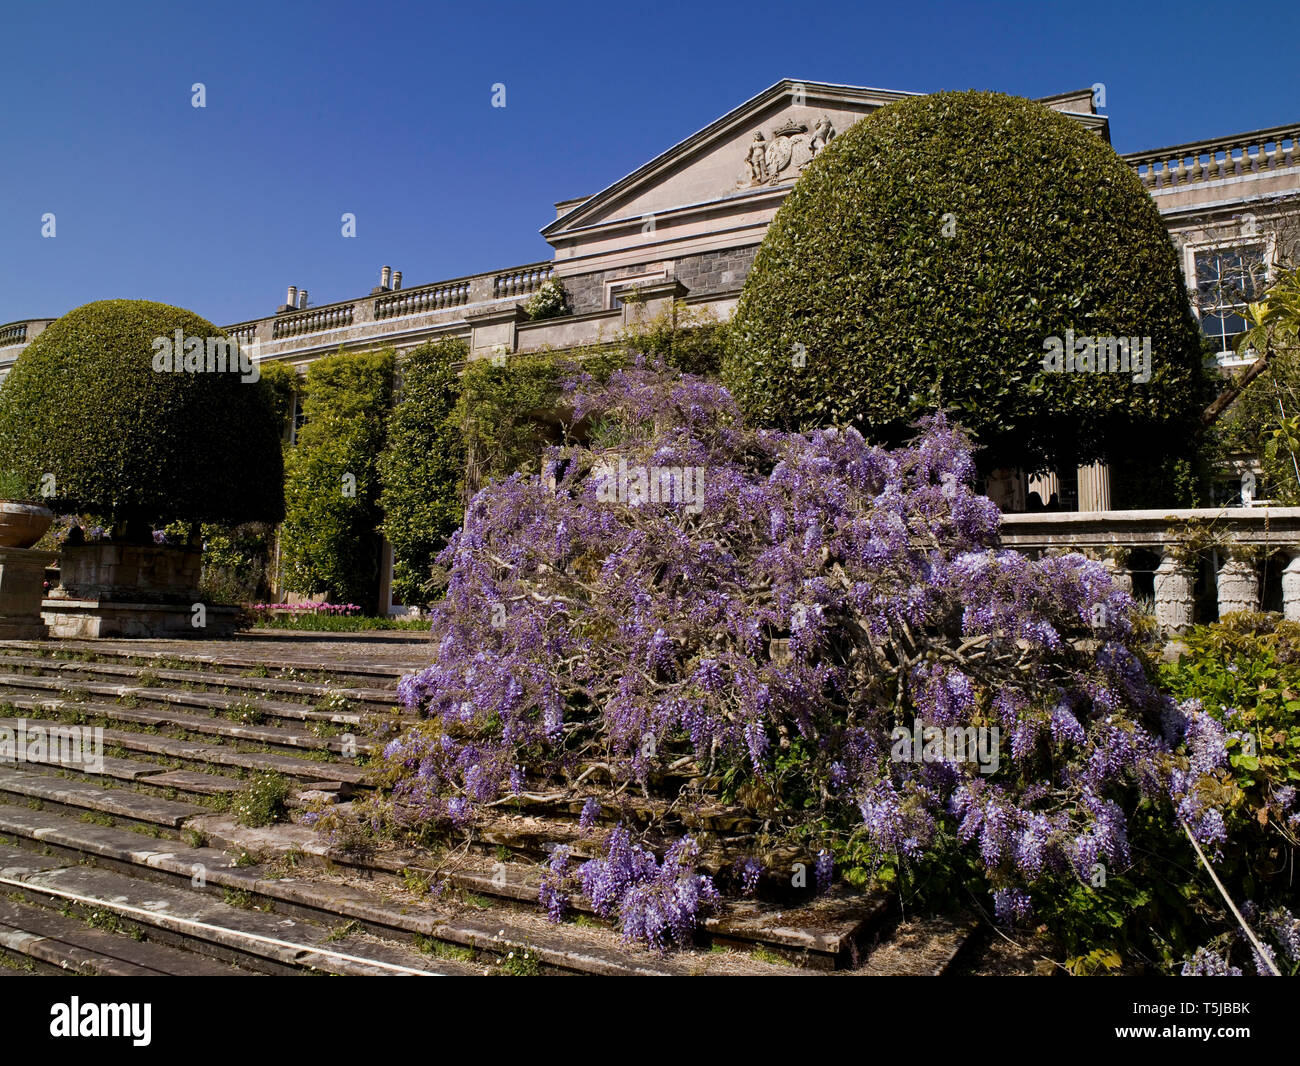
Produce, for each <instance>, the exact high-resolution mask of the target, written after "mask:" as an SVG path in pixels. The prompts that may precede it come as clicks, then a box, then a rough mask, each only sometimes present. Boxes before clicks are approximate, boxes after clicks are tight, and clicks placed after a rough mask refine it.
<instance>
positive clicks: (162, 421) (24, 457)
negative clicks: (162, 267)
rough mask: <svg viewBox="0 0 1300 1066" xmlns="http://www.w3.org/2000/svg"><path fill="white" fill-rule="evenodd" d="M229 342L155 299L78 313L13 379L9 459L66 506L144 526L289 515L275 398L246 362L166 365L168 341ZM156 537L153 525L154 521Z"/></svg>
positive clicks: (56, 326)
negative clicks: (178, 334) (192, 368)
mask: <svg viewBox="0 0 1300 1066" xmlns="http://www.w3.org/2000/svg"><path fill="white" fill-rule="evenodd" d="M177 330H180V331H182V334H183V335H184V336H185V337H187V338H188V337H198V338H203V339H205V340H206V339H207V338H223V337H224V336H225V334H223V333H222V332H221V330H219V329H217V327H216V326H214V325H212V324H211V323H210V322H206V321H204V320H203V319H202V318H199V317H198V315H195V314H193V313H192V312H189V311H185V310H182V309H181V308H179V307H170V306H168V305H167V304H160V303H151V302H148V301H145V300H102V301H99V302H97V303H90V304H86V305H84V306H82V307H78V308H76V309H75V310H73V311H69V312H68V313H67V314H66V315H64V316H63V317H62V318H60V319H58V320H57V321H56V322H54V323H53V324H52V325H51V326H50V327H49V328H48V329H46V330H45V331H44V332H43V333H41V335H40V336H38V337H37V338H36V339H35V340H34V341H33V342H32V343H31V344H30V345H28V346H27V348H26V349H24V351H23V353H22V355H20V356H19V358H18V361H17V362H16V363H15V364H14V367H13V369H12V370H11V371H10V373H9V376H8V377H7V378H6V379H5V381H4V385H3V387H0V469H9V470H13V471H15V472H17V473H18V474H19V475H20V476H21V478H22V480H23V481H24V482H25V483H26V485H27V486H28V487H29V489H30V490H31V494H32V495H37V494H38V489H39V487H40V485H41V482H42V479H43V478H46V479H47V484H48V478H47V475H51V476H52V477H53V486H54V494H53V496H49V495H48V494H47V499H46V502H47V503H48V504H49V505H50V506H51V507H52V508H53V509H54V510H55V511H57V512H59V513H64V514H66V513H73V512H87V513H90V514H94V515H98V516H102V517H105V518H108V519H110V520H112V522H113V523H115V524H117V523H123V524H125V523H130V524H131V525H133V527H134V528H135V529H136V530H137V531H138V530H140V529H142V528H145V526H146V524H147V523H153V524H158V525H161V524H165V523H167V522H171V521H174V520H178V519H179V520H184V521H187V522H195V521H208V522H224V523H231V524H234V523H239V522H245V521H265V522H276V521H279V520H280V518H281V517H282V516H283V514H284V496H283V460H282V456H281V452H280V446H279V443H278V437H279V431H278V427H277V424H276V420H275V411H274V397H273V392H272V389H271V387H270V386H269V385H267V384H266V383H264V382H263V381H261V380H258V381H256V382H252V381H242V380H241V376H240V374H239V373H237V372H234V373H232V372H224V373H185V372H180V373H177V372H170V371H159V370H155V369H154V356H155V347H154V342H155V340H156V339H158V338H167V339H169V340H170V339H171V338H172V337H173V336H174V334H175V331H177ZM146 535H147V529H146Z"/></svg>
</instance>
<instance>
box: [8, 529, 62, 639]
mask: <svg viewBox="0 0 1300 1066" xmlns="http://www.w3.org/2000/svg"><path fill="white" fill-rule="evenodd" d="M58 557H59V553H58V552H47V551H36V550H35V549H34V548H0V639H3V640H42V639H44V638H45V637H48V636H49V635H50V634H49V629H48V628H47V627H46V625H45V620H44V619H43V618H42V617H41V600H43V599H44V598H45V568H46V567H47V566H53V565H54V562H55V560H57V559H58Z"/></svg>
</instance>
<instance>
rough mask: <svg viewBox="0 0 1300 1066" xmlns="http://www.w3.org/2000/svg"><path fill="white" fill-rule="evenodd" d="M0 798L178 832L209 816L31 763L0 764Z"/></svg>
mask: <svg viewBox="0 0 1300 1066" xmlns="http://www.w3.org/2000/svg"><path fill="white" fill-rule="evenodd" d="M0 795H5V796H8V797H10V798H11V799H12V798H16V797H20V798H23V799H28V800H40V801H41V802H42V803H54V804H58V805H59V806H62V807H70V808H75V809H77V810H82V811H94V812H96V813H97V814H102V815H106V816H108V817H111V818H126V819H129V820H131V821H133V822H138V823H140V824H142V825H157V826H162V827H164V828H166V829H180V828H181V826H183V825H184V824H185V822H186V820H187V819H189V818H193V817H195V816H197V815H200V814H207V813H208V808H206V807H200V806H197V805H196V804H193V803H181V802H179V801H178V800H169V799H163V798H162V797H161V796H153V795H150V794H148V793H144V792H136V791H134V790H132V789H126V788H112V789H110V788H102V787H100V786H99V785H98V784H96V783H95V782H93V781H87V780H83V779H81V778H76V777H61V776H59V775H58V774H57V773H55V772H53V771H51V770H47V769H42V768H37V767H34V766H31V765H30V764H23V765H22V766H21V768H19V767H15V766H12V765H0Z"/></svg>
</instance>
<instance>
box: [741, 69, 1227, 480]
mask: <svg viewBox="0 0 1300 1066" xmlns="http://www.w3.org/2000/svg"><path fill="white" fill-rule="evenodd" d="M1067 329H1073V330H1074V331H1075V333H1076V335H1078V336H1085V335H1091V336H1116V337H1130V336H1136V337H1148V336H1149V337H1151V338H1152V362H1153V364H1154V366H1153V374H1152V377H1151V380H1150V381H1149V382H1148V383H1145V384H1142V383H1137V382H1134V381H1133V380H1132V376H1131V375H1121V374H1117V373H1106V374H1097V373H1092V374H1083V373H1076V374H1064V373H1048V372H1045V371H1044V369H1043V366H1042V360H1043V356H1044V341H1045V340H1046V339H1047V338H1049V337H1052V336H1056V337H1062V338H1063V337H1064V336H1065V331H1066V330H1067ZM801 353H804V354H802V358H803V360H804V363H805V365H803V366H798V365H796V364H797V363H798V362H799V357H800V355H801ZM724 380H725V381H726V382H727V383H728V385H729V386H730V387H731V388H732V390H733V392H734V393H735V395H736V397H737V399H738V400H739V402H740V403H741V405H742V408H743V409H744V411H745V412H746V415H747V416H748V417H750V418H751V419H753V420H756V421H758V422H760V423H763V424H771V425H777V426H782V427H789V428H805V427H809V426H818V425H827V424H841V425H843V424H853V425H856V426H857V427H858V428H859V429H861V430H862V431H863V432H864V433H865V434H867V435H868V436H870V437H872V438H874V439H878V440H883V441H889V442H893V441H898V440H901V439H903V438H906V437H908V436H910V435H911V434H912V432H913V430H912V423H913V422H914V421H915V419H916V418H917V417H918V416H919V415H922V414H924V413H926V412H928V411H931V410H933V409H935V408H939V407H946V408H949V409H951V410H952V411H953V413H954V414H955V417H956V418H957V419H958V420H959V421H960V422H962V423H963V424H964V425H965V426H967V427H968V428H970V429H973V430H975V431H976V432H977V433H978V434H979V440H980V443H981V444H982V445H984V446H985V448H986V449H987V450H986V451H985V452H984V453H983V454H982V456H981V462H982V464H983V465H984V466H985V467H986V468H988V467H991V466H997V465H1019V466H1025V467H1028V468H1030V469H1032V468H1033V467H1035V466H1036V465H1040V464H1041V463H1050V464H1052V465H1056V466H1058V467H1060V468H1065V467H1068V466H1069V465H1071V464H1073V463H1075V462H1080V461H1089V460H1091V459H1094V458H1101V459H1106V458H1108V457H1110V456H1122V455H1125V454H1128V453H1132V452H1134V451H1137V452H1140V453H1142V454H1144V455H1146V456H1147V457H1148V458H1149V459H1154V458H1155V453H1157V452H1160V451H1161V450H1162V449H1167V450H1173V449H1175V448H1183V449H1185V448H1186V447H1187V440H1188V438H1189V435H1190V433H1191V428H1192V426H1194V424H1195V419H1196V416H1197V415H1198V414H1199V412H1200V410H1201V408H1202V406H1203V403H1204V402H1206V400H1207V399H1208V398H1209V396H1210V395H1212V392H1211V383H1210V381H1209V379H1208V378H1207V376H1206V375H1205V373H1204V371H1203V369H1202V366H1201V359H1200V341H1199V334H1198V331H1197V326H1196V323H1195V320H1194V319H1193V317H1192V314H1191V311H1190V307H1189V304H1188V301H1187V296H1186V291H1185V287H1184V284H1183V280H1182V275H1181V272H1180V270H1179V264H1178V260H1177V256H1176V253H1175V251H1174V248H1173V246H1172V244H1171V242H1170V240H1169V237H1168V235H1167V233H1166V231H1165V227H1164V224H1163V223H1162V221H1161V219H1160V215H1159V212H1158V210H1157V209H1156V207H1155V204H1154V203H1153V202H1152V200H1151V197H1150V196H1149V195H1148V194H1147V192H1146V190H1145V189H1144V188H1143V187H1142V185H1141V183H1140V182H1139V181H1138V179H1137V177H1136V175H1134V174H1133V173H1132V170H1131V168H1130V167H1129V165H1128V164H1127V163H1125V162H1124V161H1123V160H1122V159H1120V157H1119V156H1118V155H1116V154H1115V152H1114V151H1113V150H1112V149H1111V147H1110V146H1109V145H1108V144H1106V143H1105V141H1103V140H1102V139H1101V138H1099V137H1098V136H1096V135H1095V134H1093V133H1091V132H1089V131H1087V130H1086V129H1084V128H1083V127H1082V126H1081V125H1079V123H1078V122H1077V121H1076V120H1074V119H1071V118H1068V117H1066V116H1064V115H1062V114H1059V113H1057V112H1055V111H1052V110H1050V109H1049V108H1047V107H1045V106H1043V105H1041V104H1037V103H1032V102H1030V101H1027V100H1022V99H1018V98H1014V97H1009V96H1003V95H1000V94H996V93H983V92H961V93H947V92H945V93H937V94H934V95H932V96H924V97H916V98H913V99H909V100H905V101H901V102H898V103H894V104H890V105H888V106H886V107H883V108H881V109H880V110H879V111H876V112H874V113H872V114H871V115H869V116H867V117H866V118H864V119H862V120H861V121H860V122H858V123H857V124H856V125H854V126H852V127H851V128H850V129H848V130H847V131H846V132H845V133H843V134H841V135H840V136H839V137H836V138H835V140H833V141H832V142H831V143H830V145H828V146H827V147H826V149H825V150H824V151H823V152H821V153H820V154H819V155H818V156H817V158H816V159H815V160H814V161H813V163H812V164H811V165H810V166H809V167H808V169H807V170H806V171H805V173H804V175H803V177H802V178H801V179H800V180H799V182H798V183H797V184H796V185H795V187H794V189H793V190H792V191H791V193H790V195H789V197H788V198H787V199H786V201H785V203H784V205H783V206H782V207H781V209H780V211H779V212H778V213H777V216H776V219H775V220H774V221H773V223H772V225H771V227H770V228H769V230H768V233H767V236H766V239H765V240H764V242H763V245H762V247H761V248H760V250H759V253H758V256H757V258H756V260H755V264H754V267H753V270H752V271H751V272H750V274H749V276H748V278H747V280H746V283H745V289H744V292H743V294H742V297H741V300H740V304H739V307H738V309H737V313H736V316H735V319H734V323H733V329H732V331H731V337H730V340H729V346H728V353H727V359H726V364H725V366H724Z"/></svg>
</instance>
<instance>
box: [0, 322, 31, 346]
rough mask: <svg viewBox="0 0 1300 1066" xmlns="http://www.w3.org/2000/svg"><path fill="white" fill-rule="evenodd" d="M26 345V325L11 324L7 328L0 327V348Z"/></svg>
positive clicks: (22, 323)
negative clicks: (10, 345) (11, 345)
mask: <svg viewBox="0 0 1300 1066" xmlns="http://www.w3.org/2000/svg"><path fill="white" fill-rule="evenodd" d="M26 343H27V323H26V322H11V323H9V325H7V326H0V348H3V347H5V345H8V344H26Z"/></svg>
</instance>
